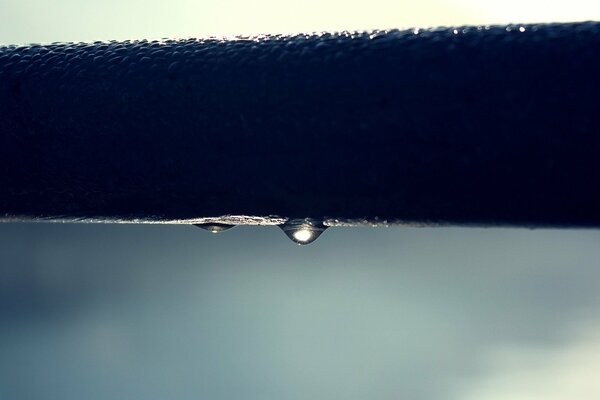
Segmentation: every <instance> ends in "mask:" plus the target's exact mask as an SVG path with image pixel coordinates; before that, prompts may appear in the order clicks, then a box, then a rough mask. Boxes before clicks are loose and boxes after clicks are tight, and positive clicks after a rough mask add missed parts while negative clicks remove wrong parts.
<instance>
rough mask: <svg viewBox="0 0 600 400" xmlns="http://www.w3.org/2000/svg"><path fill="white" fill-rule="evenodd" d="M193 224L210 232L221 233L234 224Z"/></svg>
mask: <svg viewBox="0 0 600 400" xmlns="http://www.w3.org/2000/svg"><path fill="white" fill-rule="evenodd" d="M194 225H195V226H197V227H198V228H202V229H206V230H207V231H209V232H212V233H221V232H223V231H226V230H227V229H231V228H233V227H234V226H235V225H228V224H219V223H216V222H209V223H206V224H194Z"/></svg>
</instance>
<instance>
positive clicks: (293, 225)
mask: <svg viewBox="0 0 600 400" xmlns="http://www.w3.org/2000/svg"><path fill="white" fill-rule="evenodd" d="M279 227H280V228H281V229H282V230H283V232H284V233H285V234H286V235H287V237H289V238H290V239H291V240H292V241H293V242H294V243H296V244H299V245H304V244H309V243H312V242H314V241H315V240H316V239H317V238H318V237H319V236H320V235H321V233H323V231H324V230H325V229H327V227H326V226H325V225H323V223H322V222H321V221H316V220H313V219H310V218H305V219H291V220H289V221H287V222H286V223H285V224H283V225H280V226H279Z"/></svg>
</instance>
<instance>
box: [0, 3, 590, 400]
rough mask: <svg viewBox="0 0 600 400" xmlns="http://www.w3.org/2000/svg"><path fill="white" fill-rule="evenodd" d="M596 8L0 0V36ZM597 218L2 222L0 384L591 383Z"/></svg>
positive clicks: (571, 14)
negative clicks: (323, 224)
mask: <svg viewBox="0 0 600 400" xmlns="http://www.w3.org/2000/svg"><path fill="white" fill-rule="evenodd" d="M579 20H600V2H598V1H591V0H589V1H586V0H572V1H569V2H547V1H527V0H521V1H517V0H505V1H501V2H500V1H491V0H485V1H483V0H479V1H475V0H463V1H459V0H455V1H452V0H425V1H419V2H417V1H391V0H390V1H388V0H374V1H369V2H365V1H361V2H358V1H356V2H347V1H317V0H305V1H302V2H292V1H274V0H258V1H254V2H243V1H240V0H221V1H212V0H207V1H191V0H171V1H169V2H158V1H154V0H147V1H141V0H119V1H117V0H106V1H104V2H99V1H84V0H55V1H52V2H49V1H42V0H27V1H18V0H0V43H3V44H14V43H31V42H44V43H47V42H55V41H90V40H108V39H135V38H163V37H201V36H211V35H234V34H254V33H278V32H283V33H286V32H303V31H305V32H306V31H322V30H343V29H348V30H353V29H371V28H392V27H399V28H402V27H427V26H436V25H454V24H493V23H508V22H514V23H519V22H551V21H563V22H567V21H579ZM599 244H600V231H596V230H561V231H559V230H526V229H475V228H472V229H465V228H439V229H432V228H379V229H373V228H332V229H329V230H327V231H326V232H325V233H324V234H323V235H322V237H321V238H320V239H319V240H318V241H317V242H316V243H314V244H312V245H309V246H306V247H299V246H297V245H295V244H293V243H292V242H291V241H290V240H288V239H287V238H286V237H285V235H284V234H283V233H282V232H281V231H280V230H279V229H278V228H276V227H238V228H236V229H233V230H230V231H227V232H224V233H222V234H219V235H213V234H210V233H208V232H206V231H203V230H201V229H198V228H195V227H191V226H157V225H146V226H142V225H69V224H42V223H39V224H0V399H11V400H20V399H61V400H64V399H82V398H84V399H135V398H143V399H165V398H173V399H198V398H207V399H234V398H244V399H332V398H334V399H337V398H345V399H367V398H374V399H398V398H406V399H417V400H418V399H452V400H470V399H478V400H501V399H511V400H514V399H517V400H520V399H545V400H554V399H578V400H587V399H594V400H596V399H598V398H600V379H598V376H600V375H599V374H600V245H599Z"/></svg>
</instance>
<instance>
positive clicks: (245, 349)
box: [0, 223, 600, 399]
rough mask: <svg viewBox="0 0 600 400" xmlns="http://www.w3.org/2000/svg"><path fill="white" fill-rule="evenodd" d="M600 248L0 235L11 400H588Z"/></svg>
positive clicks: (473, 236) (595, 352) (329, 237)
mask: <svg viewBox="0 0 600 400" xmlns="http://www.w3.org/2000/svg"><path fill="white" fill-rule="evenodd" d="M599 243H600V232H598V231H575V230H573V231H571V230H566V231H553V230H533V231H532V230H517V229H458V228H439V229H433V228H410V229H409V228H380V229H372V228H332V229H329V230H328V231H326V232H325V233H324V234H323V235H322V237H321V238H320V239H319V240H318V241H317V242H316V243H314V244H312V245H310V246H306V247H300V246H297V245H295V244H293V243H292V242H291V241H290V240H288V239H287V238H286V237H285V236H284V234H283V233H282V232H281V231H280V230H279V229H278V228H276V227H262V228H261V227H239V228H236V229H233V230H230V231H227V232H224V233H221V234H219V235H213V234H210V233H209V232H206V231H203V230H200V229H198V228H195V227H188V226H156V225H155V226H139V225H62V224H41V223H39V224H4V225H0V252H1V254H2V261H1V262H2V266H1V268H0V398H2V399H4V398H6V399H79V398H86V399H131V398H145V399H163V398H181V399H192V398H194V399H197V398H210V399H231V398H245V399H306V398H312V399H330V398H348V399H365V398H378V399H397V398H410V399H509V398H510V399H515V398H518V399H538V398H540V399H541V398H544V399H572V398H578V399H597V398H598V395H600V384H599V383H598V379H597V376H598V373H599V371H600V330H599V328H600V261H599V259H600V247H599V246H598V244H599ZM518 396H521V397H518Z"/></svg>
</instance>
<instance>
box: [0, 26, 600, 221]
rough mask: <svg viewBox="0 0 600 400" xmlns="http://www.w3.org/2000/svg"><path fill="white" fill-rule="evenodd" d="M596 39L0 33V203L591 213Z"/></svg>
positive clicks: (212, 210) (178, 212)
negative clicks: (39, 36) (89, 38)
mask: <svg viewBox="0 0 600 400" xmlns="http://www.w3.org/2000/svg"><path fill="white" fill-rule="evenodd" d="M599 47H600V23H596V22H587V23H577V24H537V25H535V24H534V25H511V26H472V27H449V28H436V29H422V30H412V29H411V30H389V31H369V32H339V33H322V34H307V35H293V36H284V35H270V36H269V35H266V36H256V37H243V38H242V37H240V38H229V39H224V38H208V39H185V40H156V41H147V40H131V41H123V42H116V41H114V42H93V43H63V44H60V43H58V44H39V45H31V46H3V47H0V169H1V170H2V171H3V173H2V174H0V187H2V189H3V190H2V191H0V214H2V215H3V218H4V219H14V218H25V219H37V218H39V219H48V218H57V219H71V220H74V219H79V220H103V219H104V220H113V221H117V220H127V221H152V220H156V221H182V220H185V221H191V220H198V219H203V218H205V217H214V216H222V215H249V216H259V217H260V218H263V217H265V216H267V217H268V216H280V217H284V218H287V217H294V218H295V217H299V218H305V217H308V218H315V219H319V220H338V219H339V220H342V222H343V221H344V220H363V219H364V220H367V221H370V222H371V221H375V218H379V219H380V220H382V221H386V220H387V221H396V220H398V221H406V222H409V223H415V224H458V225H462V224H480V225H520V226H598V225H600V209H599V207H598V206H597V205H598V204H599V203H600V183H599V182H598V179H600V178H599V177H600V159H599V158H598V157H597V149H598V148H599V147H600V135H598V132H599V130H600V114H599V113H598V112H597V94H598V92H600V79H598V73H597V71H598V70H600V55H599V54H600V53H599V52H598V51H597V49H598V48H599ZM204 222H206V221H197V222H195V223H204ZM221 222H222V221H221ZM190 223H193V222H190ZM384 225H385V223H384Z"/></svg>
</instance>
